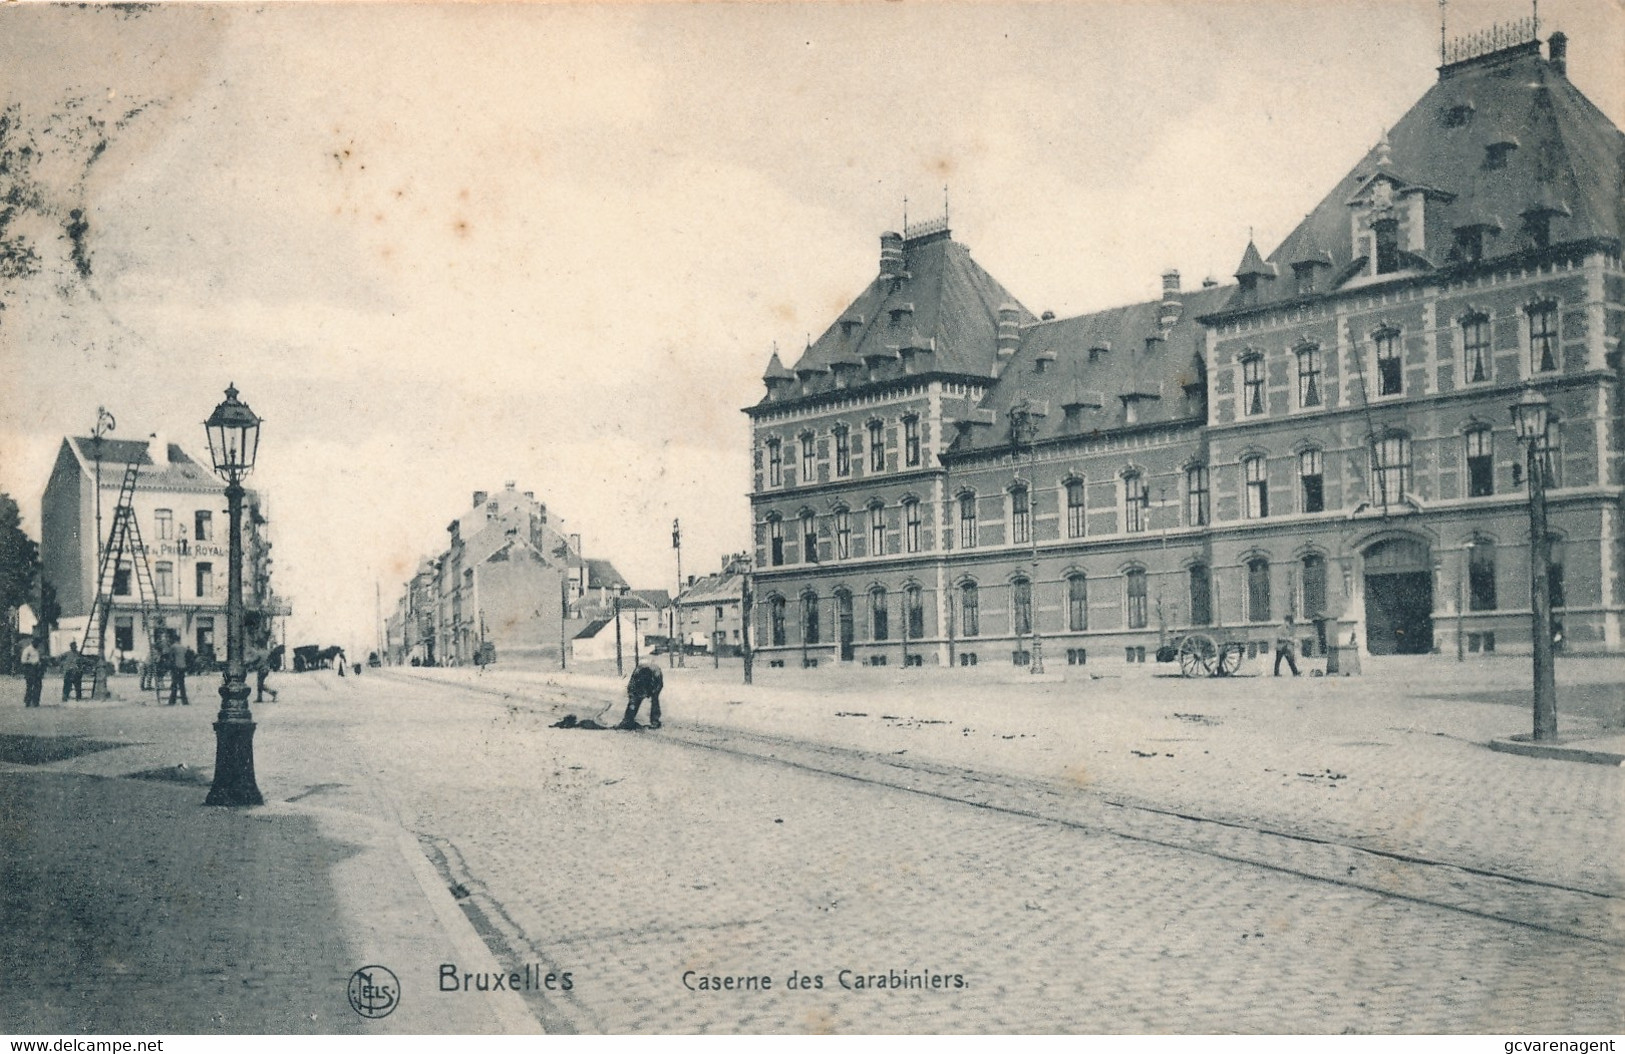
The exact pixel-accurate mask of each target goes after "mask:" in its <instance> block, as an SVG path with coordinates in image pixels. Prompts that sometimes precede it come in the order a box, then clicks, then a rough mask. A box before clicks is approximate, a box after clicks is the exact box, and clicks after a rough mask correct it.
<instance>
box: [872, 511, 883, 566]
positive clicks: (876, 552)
mask: <svg viewBox="0 0 1625 1054" xmlns="http://www.w3.org/2000/svg"><path fill="white" fill-rule="evenodd" d="M869 555H870V556H884V555H886V510H885V509H883V508H881V507H880V506H879V505H876V506H874V507H872V508H871V509H870V510H869Z"/></svg>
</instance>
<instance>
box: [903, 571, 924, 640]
mask: <svg viewBox="0 0 1625 1054" xmlns="http://www.w3.org/2000/svg"><path fill="white" fill-rule="evenodd" d="M903 609H904V610H905V611H906V612H907V615H908V619H907V626H906V629H905V632H904V638H905V639H906V640H919V639H920V638H921V637H923V636H925V593H924V591H923V590H921V589H920V587H919V586H917V585H909V586H908V587H907V588H906V589H904V590H903Z"/></svg>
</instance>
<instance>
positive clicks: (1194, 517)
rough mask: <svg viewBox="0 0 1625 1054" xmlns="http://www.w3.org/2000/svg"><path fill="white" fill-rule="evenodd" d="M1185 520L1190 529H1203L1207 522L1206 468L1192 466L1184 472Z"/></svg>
mask: <svg viewBox="0 0 1625 1054" xmlns="http://www.w3.org/2000/svg"><path fill="white" fill-rule="evenodd" d="M1185 519H1186V521H1187V523H1188V525H1189V526H1191V527H1205V526H1207V521H1208V492H1207V466H1206V465H1192V466H1191V467H1190V468H1187V469H1186V470H1185Z"/></svg>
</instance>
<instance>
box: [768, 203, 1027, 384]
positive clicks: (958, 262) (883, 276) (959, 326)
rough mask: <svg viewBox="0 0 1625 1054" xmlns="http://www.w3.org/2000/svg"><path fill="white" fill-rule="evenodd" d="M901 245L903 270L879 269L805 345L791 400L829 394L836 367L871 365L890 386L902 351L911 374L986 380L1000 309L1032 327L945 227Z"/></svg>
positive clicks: (878, 378) (899, 370) (1022, 310)
mask: <svg viewBox="0 0 1625 1054" xmlns="http://www.w3.org/2000/svg"><path fill="white" fill-rule="evenodd" d="M890 237H892V238H896V236H895V235H891V236H890ZM899 241H900V244H901V255H902V261H901V266H900V267H894V268H893V270H892V271H891V272H890V273H888V272H887V271H886V270H882V271H881V273H880V274H878V275H877V276H876V277H875V279H874V280H873V281H871V282H870V283H869V286H868V288H867V289H865V290H864V291H863V292H862V293H861V294H859V295H858V297H857V299H855V300H853V301H852V303H851V305H850V306H848V307H847V309H846V310H845V311H843V312H841V314H840V315H839V316H838V317H837V318H836V319H835V321H834V322H833V323H832V324H831V325H830V327H829V328H828V329H826V330H825V331H824V332H823V334H822V335H821V336H819V337H818V339H817V340H815V341H813V342H812V344H810V345H809V346H808V348H807V350H806V352H805V353H804V354H803V355H802V356H801V358H800V359H799V360H797V362H796V364H795V366H794V367H793V369H794V371H795V372H796V374H797V375H798V376H799V377H800V378H801V388H800V390H799V391H792V392H790V393H788V394H789V395H790V397H792V398H793V397H796V396H798V395H816V394H820V393H822V392H826V391H832V390H834V388H835V382H836V375H835V374H834V373H831V372H828V370H829V367H830V366H831V365H834V364H848V365H860V366H861V365H866V364H867V363H868V362H874V363H877V364H878V365H877V366H876V369H877V370H878V373H877V376H876V381H877V382H885V381H890V380H895V379H896V378H897V377H901V376H903V374H904V366H903V362H902V355H901V353H902V351H903V350H904V349H913V350H914V354H915V355H916V356H918V360H917V361H916V362H915V364H914V367H913V372H915V373H928V372H929V373H960V374H970V375H974V376H978V377H991V376H992V374H993V364H994V362H995V359H996V350H997V337H998V326H999V306H1000V305H1001V304H1006V303H1009V304H1015V305H1016V307H1017V310H1018V314H1019V320H1020V321H1021V322H1022V323H1029V322H1032V321H1034V320H1035V319H1034V316H1033V314H1032V312H1030V311H1028V310H1027V309H1026V308H1025V307H1022V306H1021V305H1020V304H1019V302H1018V301H1017V300H1016V298H1015V297H1013V296H1011V295H1010V293H1009V292H1008V291H1006V290H1005V288H1004V287H1003V286H1002V285H1000V284H999V283H998V281H997V280H995V279H994V278H993V276H992V275H990V274H988V273H987V272H986V271H984V270H982V268H981V267H980V266H979V265H978V264H977V263H976V262H975V261H974V260H972V259H971V256H970V250H969V249H967V248H966V247H965V246H963V245H961V244H959V243H958V242H956V241H954V240H953V238H952V237H951V236H950V232H949V231H948V230H947V228H946V226H941V227H940V228H938V229H935V230H933V231H932V232H931V233H929V234H925V235H922V236H919V237H915V238H909V239H899ZM861 383H862V382H858V381H856V380H853V383H852V384H851V387H859V386H860V385H861Z"/></svg>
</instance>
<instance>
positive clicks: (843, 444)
mask: <svg viewBox="0 0 1625 1054" xmlns="http://www.w3.org/2000/svg"><path fill="white" fill-rule="evenodd" d="M835 474H836V475H837V476H850V475H851V474H852V433H851V432H850V431H848V430H847V427H846V426H845V425H837V426H836V428H835Z"/></svg>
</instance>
